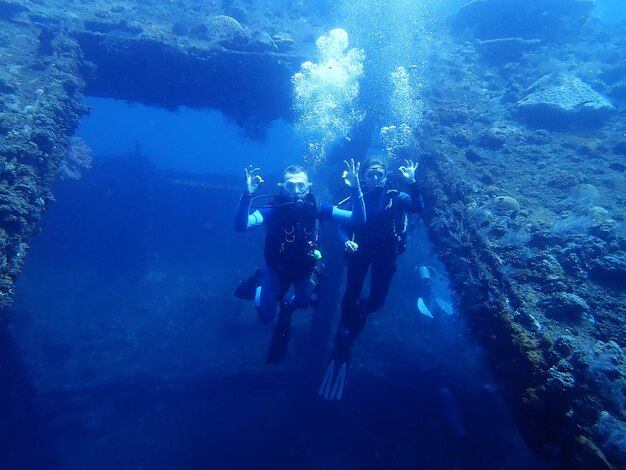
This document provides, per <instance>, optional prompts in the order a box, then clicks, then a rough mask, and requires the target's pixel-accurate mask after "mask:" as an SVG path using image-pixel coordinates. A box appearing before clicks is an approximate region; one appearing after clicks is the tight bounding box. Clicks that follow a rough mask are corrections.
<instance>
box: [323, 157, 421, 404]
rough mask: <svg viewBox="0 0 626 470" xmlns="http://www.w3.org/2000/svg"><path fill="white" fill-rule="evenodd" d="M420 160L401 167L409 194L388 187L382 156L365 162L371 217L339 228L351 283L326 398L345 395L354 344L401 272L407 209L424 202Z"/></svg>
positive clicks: (329, 370) (367, 205)
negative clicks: (417, 176)
mask: <svg viewBox="0 0 626 470" xmlns="http://www.w3.org/2000/svg"><path fill="white" fill-rule="evenodd" d="M416 170H417V163H413V161H411V160H406V161H405V165H404V166H401V167H400V168H399V175H400V178H401V179H402V181H404V182H405V183H407V184H408V185H409V193H408V194H407V193H404V192H400V191H397V190H394V189H390V188H388V187H387V171H386V168H385V164H384V162H383V160H382V159H379V158H370V159H368V160H366V161H365V163H364V164H363V167H362V172H361V180H362V182H363V189H364V192H365V194H364V200H365V208H366V211H367V222H365V224H362V225H359V226H355V227H346V226H341V227H340V231H339V232H340V237H341V239H342V241H343V242H344V247H345V251H346V258H347V264H348V275H347V287H346V292H345V294H344V296H343V300H342V302H341V320H340V322H339V327H338V328H337V333H336V335H335V345H334V348H333V353H332V356H331V359H330V361H329V363H328V366H327V368H326V372H325V374H324V377H323V380H322V384H321V385H320V389H319V394H320V395H321V396H322V397H324V398H325V399H327V400H333V399H336V400H340V399H341V396H342V394H343V390H344V388H345V385H346V381H347V379H348V368H349V365H350V363H349V360H350V348H351V347H352V342H353V341H354V339H355V338H356V337H357V336H358V335H359V333H361V330H363V327H364V326H365V322H366V320H367V317H368V316H369V315H370V314H371V313H373V312H376V311H378V310H380V309H381V308H382V307H383V305H384V303H385V298H386V297H387V293H388V292H389V286H390V285H391V280H392V279H393V276H394V274H395V272H396V267H397V264H396V261H397V258H398V255H399V254H401V253H402V252H404V248H405V235H406V224H407V213H417V212H420V211H421V210H422V209H423V208H424V201H423V199H422V196H421V194H420V192H419V188H418V187H417V183H416V182H415V171H416ZM370 269H371V284H370V292H369V296H368V298H366V299H360V297H361V291H362V290H363V283H364V282H365V277H366V275H367V272H368V271H369V270H370Z"/></svg>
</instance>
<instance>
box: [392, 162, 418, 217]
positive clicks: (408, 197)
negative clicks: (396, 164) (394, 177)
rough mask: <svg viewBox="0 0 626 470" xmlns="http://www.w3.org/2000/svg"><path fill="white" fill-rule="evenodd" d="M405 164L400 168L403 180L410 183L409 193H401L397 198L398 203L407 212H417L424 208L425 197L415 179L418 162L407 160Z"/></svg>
mask: <svg viewBox="0 0 626 470" xmlns="http://www.w3.org/2000/svg"><path fill="white" fill-rule="evenodd" d="M404 162H405V165H403V166H401V167H400V168H399V169H398V170H399V171H400V175H401V177H402V180H403V181H404V182H405V183H407V184H408V185H409V194H406V193H400V194H399V196H398V198H397V200H398V205H399V206H400V208H401V209H402V210H405V211H407V212H412V213H417V212H421V211H422V209H424V199H422V194H421V193H420V190H419V186H418V185H417V182H416V181H415V173H416V171H417V167H418V163H417V162H413V160H405V161H404Z"/></svg>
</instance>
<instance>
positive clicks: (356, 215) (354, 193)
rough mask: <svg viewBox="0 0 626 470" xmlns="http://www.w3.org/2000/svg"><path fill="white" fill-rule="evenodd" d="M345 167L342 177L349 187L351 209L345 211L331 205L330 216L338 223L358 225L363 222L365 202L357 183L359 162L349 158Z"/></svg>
mask: <svg viewBox="0 0 626 470" xmlns="http://www.w3.org/2000/svg"><path fill="white" fill-rule="evenodd" d="M344 163H345V164H346V169H345V170H344V172H343V174H342V177H343V181H344V183H345V184H346V186H347V187H349V188H350V193H351V194H350V199H351V200H352V210H351V211H346V210H343V209H339V208H337V207H335V206H333V212H332V218H333V220H334V221H336V222H339V223H348V224H350V225H360V224H364V223H365V202H364V201H363V193H362V192H361V185H360V183H359V169H360V168H361V164H360V163H359V162H355V161H354V159H351V160H350V162H349V163H348V161H347V160H346V161H345V162H344Z"/></svg>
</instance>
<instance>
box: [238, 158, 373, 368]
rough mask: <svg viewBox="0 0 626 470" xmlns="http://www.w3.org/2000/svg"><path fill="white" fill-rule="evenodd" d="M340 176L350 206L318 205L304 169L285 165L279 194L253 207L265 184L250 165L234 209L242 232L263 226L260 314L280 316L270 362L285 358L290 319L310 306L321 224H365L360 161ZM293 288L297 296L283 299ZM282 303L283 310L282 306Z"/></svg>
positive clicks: (266, 318) (265, 320) (269, 318)
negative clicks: (268, 201) (296, 312)
mask: <svg viewBox="0 0 626 470" xmlns="http://www.w3.org/2000/svg"><path fill="white" fill-rule="evenodd" d="M345 164H346V169H345V170H344V172H343V174H342V177H343V179H344V183H345V184H346V186H347V187H348V188H350V191H351V199H352V200H353V201H354V203H353V204H352V210H351V211H349V210H343V209H339V208H338V207H336V206H333V205H331V204H320V203H319V202H318V200H317V198H316V197H315V196H314V195H313V193H311V183H310V182H309V177H308V175H307V173H306V171H305V170H304V168H302V167H300V166H297V165H292V166H289V167H287V168H286V169H285V171H284V173H283V182H282V183H279V187H280V191H279V194H278V195H276V196H275V197H274V200H273V201H271V202H270V203H269V204H268V205H266V206H261V207H259V208H255V207H252V200H253V198H254V195H255V193H256V192H257V191H258V190H259V188H260V187H261V185H262V184H263V178H261V176H260V175H259V174H258V171H259V169H258V168H253V167H252V166H250V167H248V168H246V169H245V170H244V172H245V178H246V182H245V185H246V186H245V190H244V193H243V194H242V195H241V198H240V200H239V204H238V206H237V210H236V213H235V230H236V231H238V232H244V231H246V230H251V229H253V228H257V227H261V226H265V227H266V229H267V235H266V237H265V253H264V254H265V263H266V266H265V267H264V269H263V271H262V273H261V275H260V278H261V288H260V294H259V295H258V299H257V313H258V315H259V318H260V319H261V321H262V322H263V323H269V322H271V321H272V320H273V319H274V318H275V317H276V313H277V310H278V319H277V322H276V327H275V330H274V334H273V336H272V341H271V343H270V347H269V350H268V353H267V357H266V363H268V364H270V363H277V362H280V361H282V359H283V358H284V357H285V355H286V353H287V345H288V343H289V335H290V330H291V317H292V315H293V313H294V312H295V311H296V310H297V309H298V308H301V309H305V308H307V307H308V305H309V299H310V294H311V287H312V284H311V282H310V278H311V275H312V274H313V272H314V269H315V265H316V261H317V260H316V253H315V252H316V250H317V244H318V235H319V224H320V222H325V221H330V220H333V221H336V222H340V223H342V224H346V225H348V226H353V225H358V224H363V223H365V204H364V202H363V193H362V192H361V188H360V185H359V169H360V164H359V163H358V162H357V163H355V162H354V160H351V161H350V163H348V162H347V161H346V162H345ZM291 286H293V296H292V297H290V298H285V296H286V294H287V291H288V290H289V288H290V287H291ZM278 306H280V308H278Z"/></svg>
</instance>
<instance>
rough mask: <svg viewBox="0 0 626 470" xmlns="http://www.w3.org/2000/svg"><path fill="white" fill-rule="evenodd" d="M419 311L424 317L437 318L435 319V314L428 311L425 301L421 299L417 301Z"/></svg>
mask: <svg viewBox="0 0 626 470" xmlns="http://www.w3.org/2000/svg"><path fill="white" fill-rule="evenodd" d="M417 309H418V310H419V312H420V313H421V314H422V315H425V316H427V317H430V318H435V317H433V314H432V313H430V310H429V309H428V307H427V306H426V304H425V303H424V299H422V298H421V297H420V298H419V299H417Z"/></svg>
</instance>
